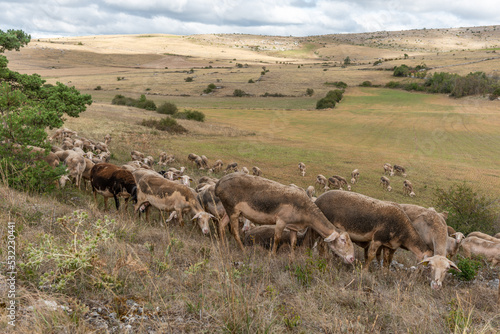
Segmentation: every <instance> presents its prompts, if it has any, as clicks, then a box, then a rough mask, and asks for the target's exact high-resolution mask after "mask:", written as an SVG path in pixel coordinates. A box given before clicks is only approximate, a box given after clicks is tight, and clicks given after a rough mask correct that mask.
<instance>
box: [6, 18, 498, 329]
mask: <svg viewBox="0 0 500 334" xmlns="http://www.w3.org/2000/svg"><path fill="white" fill-rule="evenodd" d="M499 45H500V29H497V27H474V28H460V29H448V30H443V29H441V30H412V31H405V32H383V33H382V32H376V33H367V34H349V35H327V36H312V37H307V38H296V37H274V36H249V35H238V34H234V35H195V36H172V35H138V36H129V35H124V36H87V37H74V38H58V39H50V40H48V39H42V40H33V41H32V42H31V43H30V44H29V45H28V46H27V47H26V48H24V49H22V50H21V51H20V52H7V53H6V55H7V57H8V59H9V67H10V68H11V69H13V70H16V71H19V72H21V73H39V74H40V75H41V76H42V77H43V78H45V79H46V80H47V82H48V83H52V84H54V83H55V82H57V81H59V82H62V83H64V84H68V85H74V86H75V87H76V88H77V89H79V90H81V91H82V92H84V93H88V94H91V95H92V97H93V100H94V102H93V104H92V105H91V106H90V107H89V108H88V109H87V111H85V112H84V113H83V114H81V116H80V117H79V118H68V119H67V120H66V122H65V126H66V127H68V128H71V129H73V130H76V131H77V132H78V134H79V135H81V136H84V137H89V138H94V139H98V140H103V137H104V135H105V134H107V133H110V134H111V135H112V137H113V140H112V143H111V145H110V150H111V152H112V154H113V155H112V161H111V162H113V163H116V164H121V163H124V162H126V161H128V160H129V159H130V151H132V150H139V151H141V152H144V153H146V154H150V155H152V156H153V157H155V158H157V157H158V156H159V153H160V152H162V151H166V152H168V153H172V154H174V155H175V156H176V158H177V161H176V162H175V163H174V165H173V166H175V167H179V166H186V167H188V173H189V175H192V176H194V178H195V179H196V178H197V177H198V176H201V175H204V174H205V172H203V171H198V170H195V169H194V168H193V167H192V165H191V164H190V163H189V162H188V160H187V155H188V154H189V153H191V152H194V153H197V154H200V155H201V154H204V155H206V156H207V157H208V158H209V160H210V162H214V161H215V160H216V159H222V160H223V161H224V163H225V164H227V163H231V162H238V164H239V166H240V167H243V166H246V167H248V168H249V169H251V167H252V166H258V167H259V168H260V169H261V170H262V171H263V172H264V176H265V177H268V178H271V179H273V180H276V181H279V182H282V183H284V184H289V183H294V184H296V185H298V186H301V187H307V186H309V185H313V184H314V181H315V178H316V175H317V174H323V175H325V176H327V177H328V176H330V175H333V174H338V175H342V176H344V177H346V178H348V179H350V173H351V171H352V170H353V169H355V168H357V169H359V170H360V173H361V176H360V180H359V182H358V183H357V184H356V185H354V186H353V189H352V190H353V191H356V192H359V193H363V194H366V195H369V196H372V197H375V198H378V199H383V200H390V201H394V202H398V203H413V204H418V205H422V206H426V207H428V206H434V205H435V196H434V191H435V189H436V188H437V187H440V188H448V187H449V186H451V185H453V184H457V183H461V182H466V183H467V184H469V185H471V186H473V188H474V189H475V190H476V191H478V192H479V193H481V194H485V195H488V196H490V197H492V198H498V188H499V187H500V167H499V156H500V132H499V131H498V129H499V128H500V112H499V110H500V108H499V106H500V101H498V100H496V101H490V100H489V99H488V98H487V97H485V96H473V97H467V98H462V99H452V98H450V97H448V96H445V95H437V94H436V95H431V94H423V93H415V92H406V91H403V90H394V89H387V88H381V87H360V86H359V84H361V83H362V82H363V81H367V80H369V81H371V82H372V83H373V84H375V85H382V86H383V85H384V84H385V83H387V82H389V81H391V80H395V81H398V80H402V81H408V80H418V79H397V78H394V77H393V76H392V71H390V70H389V69H392V68H393V67H394V66H396V65H401V64H407V65H412V66H414V65H419V64H422V63H425V64H426V65H427V66H429V67H431V68H433V69H431V72H432V71H438V72H439V71H446V72H453V73H459V74H467V73H469V72H471V71H484V72H486V73H487V74H489V75H498V69H499V68H500V57H498V56H497V52H496V50H497V49H498V47H499ZM405 54H406V55H407V57H406V56H405ZM347 56H348V57H349V58H350V59H351V64H350V65H348V66H343V64H344V59H345V58H346V57H347ZM405 58H406V59H405ZM379 59H382V60H383V62H382V64H381V65H378V66H373V62H375V61H376V60H379ZM386 69H387V70H386ZM263 71H267V72H265V74H262V73H261V72H263ZM187 77H191V78H193V81H192V82H187V81H186V80H185V79H186V78H187ZM250 79H252V80H253V81H254V83H249V80H250ZM335 81H343V82H345V83H347V84H348V87H347V89H346V91H345V93H344V99H343V100H342V101H341V102H340V103H339V104H338V105H337V106H336V107H335V108H334V109H325V110H316V109H315V105H316V101H317V100H318V99H320V98H321V97H323V96H324V95H325V94H326V93H327V92H328V91H329V90H331V89H334V87H333V86H331V85H328V84H325V83H327V82H330V83H331V82H335ZM211 83H214V84H215V85H216V86H218V88H217V89H216V90H215V92H214V93H211V94H208V95H207V94H202V92H203V89H205V88H206V87H207V85H208V84H211ZM98 86H99V88H100V89H96V88H97V87H98ZM307 88H311V89H314V94H313V96H307V95H306V89H307ZM235 89H242V90H243V91H245V92H246V93H247V94H249V95H248V96H244V97H235V96H233V91H234V90H235ZM266 92H267V93H270V94H275V93H279V94H282V95H284V96H283V97H262V96H261V95H263V94H265V93H266ZM116 94H122V95H125V96H130V97H134V98H138V97H139V96H140V95H141V94H145V96H146V97H147V98H148V99H152V100H154V101H155V103H156V104H157V105H159V104H161V103H163V102H167V101H168V102H173V103H175V104H176V105H177V106H178V107H179V109H180V110H183V109H192V110H198V111H201V112H203V113H204V114H205V115H206V120H205V122H204V123H199V122H194V121H187V120H180V121H179V122H180V123H181V124H182V125H183V126H185V127H186V128H187V129H188V130H189V133H188V134H186V135H171V134H168V133H164V132H162V131H157V130H151V129H150V128H147V127H143V126H141V125H139V123H140V122H141V121H142V120H143V119H149V118H158V119H159V118H161V117H163V116H162V115H160V114H158V113H156V112H154V111H146V110H142V109H136V108H132V107H123V106H116V105H112V104H111V99H112V98H113V97H114V96H115V95H116ZM301 161H302V162H304V163H305V164H306V166H307V173H306V176H305V177H301V176H300V174H299V171H298V168H297V164H298V163H299V162H301ZM386 162H389V163H391V164H400V165H403V166H405V167H406V168H407V170H408V176H407V178H408V179H409V180H411V182H412V183H413V185H414V187H415V193H416V196H415V197H413V198H410V197H406V196H403V192H402V184H403V180H404V178H402V177H399V176H395V177H392V178H391V182H392V186H393V188H394V190H393V191H392V192H387V191H385V190H383V189H382V188H381V187H380V185H379V178H380V176H381V175H383V168H382V166H383V164H384V163H386ZM218 176H221V175H218ZM317 191H318V194H319V193H320V191H319V190H318V189H317ZM0 193H1V194H2V196H1V198H2V203H1V204H0V207H1V210H0V217H1V219H2V221H5V222H7V221H15V222H16V224H17V225H16V227H17V229H18V230H19V231H18V235H17V243H18V251H17V256H18V262H22V261H26V260H27V253H28V249H30V246H29V245H28V244H33V245H39V244H41V242H42V235H43V234H44V233H45V234H49V235H53V236H55V237H56V239H57V242H58V243H60V244H61V245H62V244H64V243H65V242H67V240H71V238H72V234H71V233H69V232H68V230H67V228H65V227H63V226H61V224H60V223H58V222H57V221H56V218H57V217H62V216H64V215H69V214H71V213H72V212H73V211H74V210H83V211H86V212H87V213H88V214H89V218H88V219H85V220H84V224H83V226H84V228H86V229H87V230H88V231H91V225H90V222H93V221H96V220H97V219H102V220H105V215H107V217H110V218H113V219H115V221H114V222H113V223H110V227H109V229H110V231H112V232H113V233H114V235H115V237H114V238H113V239H112V240H110V241H108V242H106V243H103V244H100V245H99V248H98V259H94V260H93V262H92V268H91V269H89V270H88V271H87V272H85V273H83V274H81V276H78V281H74V282H71V283H70V284H68V286H67V287H66V288H65V289H64V290H63V291H62V292H61V293H54V292H53V291H52V290H51V289H44V288H40V287H39V286H38V282H37V277H36V274H35V273H33V272H32V273H29V272H27V271H23V272H22V275H20V278H19V282H18V296H19V303H20V305H21V308H20V309H19V313H18V315H19V319H18V320H19V322H18V325H19V327H18V328H17V329H19V328H21V329H23V332H26V333H28V332H42V331H50V332H57V333H58V332H72V333H76V332H81V333H86V332H88V331H96V332H103V333H105V332H124V331H126V330H127V329H126V327H125V326H127V325H129V326H130V330H132V331H133V332H138V333H139V332H146V331H153V332H157V333H163V332H175V333H178V332H210V333H212V332H231V333H233V332H234V333H256V332H272V333H277V332H278V333H279V332H297V333H348V332H352V333H360V332H383V333H385V332H417V333H446V332H456V333H458V332H464V333H465V332H479V333H496V332H497V329H498V327H499V326H500V313H499V311H498V310H499V308H498V305H497V304H496V293H497V290H496V289H497V286H498V283H496V285H495V282H494V279H495V278H496V277H498V269H490V268H489V267H488V266H486V265H483V266H482V269H481V272H480V276H479V277H478V278H477V279H476V281H475V282H474V283H465V282H462V281H460V280H458V279H456V278H454V277H453V276H452V275H451V274H450V275H448V276H449V277H447V279H446V281H445V286H444V288H443V289H442V290H440V291H432V290H431V289H430V287H429V283H428V282H427V278H426V277H427V272H426V271H425V270H424V269H420V267H419V268H418V269H415V270H413V269H410V267H411V266H414V265H416V261H415V258H414V256H413V255H412V254H411V253H409V252H406V251H403V250H399V251H398V252H397V253H396V257H395V260H396V261H397V262H398V263H400V264H401V267H398V266H396V267H395V268H393V269H392V270H390V271H385V270H382V269H373V270H372V271H371V272H368V273H366V272H363V271H362V270H361V268H360V265H356V266H354V267H353V266H347V265H344V264H341V263H340V262H339V260H337V259H335V258H326V259H325V258H322V257H320V256H319V255H318V254H316V252H314V251H310V250H306V249H298V250H297V251H296V256H295V259H291V258H289V256H288V250H287V249H283V250H280V252H279V253H278V256H277V257H270V256H269V255H268V252H267V251H266V250H264V249H262V248H259V247H253V248H249V250H248V251H247V252H246V253H245V254H243V253H242V252H240V251H239V250H238V249H237V247H236V244H235V243H234V242H233V240H232V238H229V251H226V250H223V249H221V246H220V244H219V241H218V239H217V238H216V236H215V235H214V233H212V236H211V237H203V236H202V235H201V233H199V230H198V229H197V228H196V227H194V226H193V227H191V226H192V225H191V223H187V224H186V226H185V227H184V228H181V227H180V226H175V225H171V226H168V225H167V226H164V225H163V224H162V223H161V222H160V221H159V220H161V219H156V220H155V221H154V222H152V223H148V222H145V221H144V220H142V219H140V218H137V217H136V216H134V215H133V213H132V212H131V210H130V208H129V211H128V212H122V213H118V212H116V210H114V208H113V209H112V210H111V211H110V212H108V213H105V212H103V211H102V201H100V202H99V203H98V204H96V203H95V202H94V199H93V197H92V195H91V194H90V192H89V191H80V190H78V189H76V188H74V187H69V188H65V189H63V190H60V191H57V192H56V193H54V194H47V195H44V196H31V195H28V194H24V193H19V192H16V191H13V190H11V189H8V188H6V187H5V186H2V187H1V188H0ZM154 216H155V218H158V216H157V215H156V214H155V215H154ZM4 225H5V224H4ZM6 231H7V227H6V226H3V227H2V235H4V234H5V233H6ZM212 232H215V229H212ZM497 232H498V231H497ZM76 235H77V234H76ZM5 240H6V238H2V249H6V241H5ZM357 257H358V258H362V251H361V249H358V252H357ZM45 266H46V267H43V266H42V268H40V269H39V271H38V272H43V270H48V269H47V268H50V266H51V264H50V263H46V264H45ZM103 282H105V283H103ZM492 282H493V283H492ZM44 301H51V302H55V303H56V305H58V306H56V307H48V306H46V305H44V303H45V304H46V302H44ZM2 302H5V301H2ZM61 306H64V307H68V308H70V309H71V310H72V311H71V312H68V311H67V310H65V309H64V308H62V307H61ZM30 307H31V308H30ZM2 312H3V311H2ZM1 319H2V321H1V322H0V330H2V331H4V330H8V329H10V328H9V327H8V326H7V324H6V322H7V320H6V313H2V314H1Z"/></svg>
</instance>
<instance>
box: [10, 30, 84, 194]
mask: <svg viewBox="0 0 500 334" xmlns="http://www.w3.org/2000/svg"><path fill="white" fill-rule="evenodd" d="M30 39H31V36H30V35H27V34H26V33H24V32H23V31H22V30H8V31H7V32H3V31H2V30H0V52H4V51H5V50H19V48H21V47H23V46H24V45H27V44H28V43H29V41H30ZM7 64H8V60H7V58H6V57H4V56H0V123H1V124H2V126H1V127H0V142H2V143H3V144H2V145H0V173H1V176H2V178H3V180H4V181H6V182H7V184H8V185H9V186H11V187H16V188H18V189H23V190H24V189H29V190H31V191H38V192H41V191H47V190H50V189H51V188H52V187H53V184H54V182H53V181H54V180H55V179H56V178H57V177H58V176H59V175H60V174H61V173H62V170H61V169H53V168H50V167H49V166H48V165H47V163H45V161H43V160H41V159H40V158H41V157H40V156H34V154H32V153H30V151H32V149H30V148H29V147H28V145H32V146H38V147H42V148H45V149H46V150H45V151H46V154H48V153H49V152H50V144H49V142H48V140H47V133H46V132H45V129H46V128H49V129H53V128H58V127H61V126H62V125H63V123H64V116H65V115H68V116H70V117H78V115H79V114H80V113H81V112H83V111H85V109H86V106H87V105H90V104H91V103H92V97H91V96H90V95H86V94H85V95H81V94H80V92H79V91H78V90H76V89H75V88H74V87H68V86H66V85H63V84H62V83H60V82H58V83H57V84H56V85H44V83H45V80H43V79H42V78H41V77H40V76H39V75H38V74H32V75H27V74H20V73H18V72H14V71H11V70H9V68H8V67H7Z"/></svg>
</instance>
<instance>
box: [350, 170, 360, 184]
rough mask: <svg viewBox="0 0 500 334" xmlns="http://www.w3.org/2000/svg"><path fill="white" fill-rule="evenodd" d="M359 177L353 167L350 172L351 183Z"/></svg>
mask: <svg viewBox="0 0 500 334" xmlns="http://www.w3.org/2000/svg"><path fill="white" fill-rule="evenodd" d="M358 179H359V170H358V169H355V170H353V171H352V172H351V183H352V184H355V183H356V182H357V181H358Z"/></svg>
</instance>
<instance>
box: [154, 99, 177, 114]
mask: <svg viewBox="0 0 500 334" xmlns="http://www.w3.org/2000/svg"><path fill="white" fill-rule="evenodd" d="M177 111H178V109H177V106H176V105H175V104H174V103H171V102H164V103H163V104H161V105H160V106H159V107H158V108H156V112H157V113H159V114H165V115H173V114H175V113H176V112H177Z"/></svg>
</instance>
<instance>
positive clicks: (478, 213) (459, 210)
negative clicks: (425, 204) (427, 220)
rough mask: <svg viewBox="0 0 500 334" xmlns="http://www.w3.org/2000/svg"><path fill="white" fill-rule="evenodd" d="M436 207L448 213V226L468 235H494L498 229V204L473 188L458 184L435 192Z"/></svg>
mask: <svg viewBox="0 0 500 334" xmlns="http://www.w3.org/2000/svg"><path fill="white" fill-rule="evenodd" d="M434 195H435V203H436V204H435V206H436V207H437V208H438V209H440V210H446V211H448V219H447V224H448V225H450V226H451V227H453V228H454V229H455V230H457V231H460V232H462V233H463V234H465V235H467V234H468V233H470V232H473V231H482V232H484V233H489V234H493V233H494V232H495V230H497V229H498V226H496V225H498V211H499V210H498V202H497V200H496V199H492V198H488V197H486V196H484V195H480V194H478V193H477V192H476V191H474V189H472V187H471V186H469V185H467V184H466V183H465V182H464V183H457V184H454V185H452V186H451V187H449V188H448V189H447V190H445V189H441V188H437V189H436V190H435V192H434Z"/></svg>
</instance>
